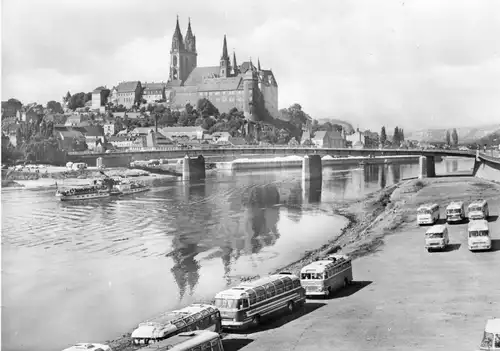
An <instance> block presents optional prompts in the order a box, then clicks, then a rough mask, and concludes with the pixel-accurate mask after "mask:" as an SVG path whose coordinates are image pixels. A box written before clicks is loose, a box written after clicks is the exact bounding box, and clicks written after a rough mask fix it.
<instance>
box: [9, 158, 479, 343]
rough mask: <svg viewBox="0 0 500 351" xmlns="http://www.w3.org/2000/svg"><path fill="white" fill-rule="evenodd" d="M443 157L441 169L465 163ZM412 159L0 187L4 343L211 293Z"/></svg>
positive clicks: (140, 315)
mask: <svg viewBox="0 0 500 351" xmlns="http://www.w3.org/2000/svg"><path fill="white" fill-rule="evenodd" d="M472 166H473V161H470V160H457V159H453V160H445V161H443V162H441V163H438V164H436V172H437V173H438V174H445V173H451V172H456V171H466V170H471V169H472ZM417 173H418V164H400V165H397V164H394V165H391V166H387V165H385V166H376V165H369V166H365V167H364V168H363V167H362V166H361V167H341V166H335V167H329V168H326V169H325V170H324V172H323V177H324V178H323V181H322V182H321V183H320V184H319V185H318V184H312V186H311V188H308V189H307V190H306V188H307V187H305V186H304V185H303V184H302V182H301V173H300V170H290V171H281V170H276V171H258V172H239V173H236V174H231V173H216V174H212V175H210V176H208V178H207V179H206V180H204V181H198V182H192V183H183V182H179V181H174V180H163V181H161V182H158V183H156V184H155V187H154V188H153V189H152V190H151V191H149V192H146V193H142V194H137V195H133V196H130V197H126V198H120V199H105V200H94V201H89V202H82V203H63V202H60V201H58V200H57V199H56V198H55V196H54V190H53V189H50V190H47V189H46V190H30V189H25V190H14V189H2V348H3V349H4V350H12V351H16V350H35V349H36V350H39V351H46V350H47V351H48V350H61V349H63V348H64V347H66V346H68V345H70V344H73V343H75V342H99V341H104V340H107V339H111V338H116V337H119V336H120V335H121V334H122V333H124V332H126V331H129V330H130V329H132V328H133V327H134V326H135V325H137V324H138V323H139V322H141V321H142V320H144V319H146V318H149V317H152V316H154V315H156V314H158V313H159V312H161V311H164V310H168V309H173V308H178V307H180V306H183V305H187V304H189V303H191V302H195V301H202V300H210V299H211V298H212V297H213V296H214V295H215V293H216V292H218V291H219V290H222V289H224V288H225V287H226V286H228V285H231V284H232V282H234V281H235V278H236V277H238V276H241V275H256V274H260V275H264V274H266V273H267V272H269V271H271V270H274V269H277V268H279V267H281V266H283V265H285V264H287V263H290V262H292V261H295V260H297V259H299V258H300V257H301V255H302V254H303V253H304V251H306V250H311V249H315V248H317V247H319V246H321V245H322V244H324V243H325V242H326V241H328V240H329V239H332V238H333V237H335V236H336V235H338V234H339V233H340V230H341V228H342V227H343V226H344V225H345V224H346V223H347V221H346V219H345V218H343V217H340V216H337V215H334V214H333V213H332V210H331V208H332V206H331V204H332V203H335V202H338V201H345V200H355V199H361V198H363V197H364V196H365V195H366V194H368V193H370V192H373V191H376V190H378V189H380V188H381V187H383V186H386V185H390V184H392V183H394V182H397V181H399V180H400V179H404V178H409V177H414V176H416V175H417Z"/></svg>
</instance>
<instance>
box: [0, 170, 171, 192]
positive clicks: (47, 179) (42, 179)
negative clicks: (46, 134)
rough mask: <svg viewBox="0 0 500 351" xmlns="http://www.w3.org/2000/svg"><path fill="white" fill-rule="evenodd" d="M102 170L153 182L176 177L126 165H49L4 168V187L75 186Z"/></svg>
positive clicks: (99, 175)
mask: <svg viewBox="0 0 500 351" xmlns="http://www.w3.org/2000/svg"><path fill="white" fill-rule="evenodd" d="M101 171H102V172H103V173H104V174H106V175H107V176H109V177H127V178H133V179H134V180H138V181H142V182H146V183H148V182H153V181H154V180H156V179H168V178H175V176H173V175H170V174H154V173H151V172H148V171H144V170H139V169H128V168H124V167H117V168H110V169H104V170H99V169H97V168H95V167H90V168H87V169H83V170H78V171H77V170H68V169H67V168H66V167H57V166H49V167H44V168H41V169H40V171H39V172H36V170H30V171H15V170H2V187H9V188H14V189H15V188H28V189H32V188H52V187H56V185H57V186H61V187H73V186H83V185H88V184H89V181H90V180H91V179H95V178H102V177H103V174H102V173H101Z"/></svg>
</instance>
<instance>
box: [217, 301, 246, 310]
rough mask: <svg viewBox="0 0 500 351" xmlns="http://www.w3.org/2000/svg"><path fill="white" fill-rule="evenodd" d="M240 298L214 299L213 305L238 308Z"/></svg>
mask: <svg viewBox="0 0 500 351" xmlns="http://www.w3.org/2000/svg"><path fill="white" fill-rule="evenodd" d="M240 306H241V300H238V299H215V307H217V308H231V309H239V308H240Z"/></svg>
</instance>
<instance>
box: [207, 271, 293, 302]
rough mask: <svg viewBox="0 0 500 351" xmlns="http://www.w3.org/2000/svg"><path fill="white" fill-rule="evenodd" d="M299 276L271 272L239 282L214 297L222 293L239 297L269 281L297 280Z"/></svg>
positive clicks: (228, 296) (235, 297) (230, 296)
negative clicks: (251, 279)
mask: <svg viewBox="0 0 500 351" xmlns="http://www.w3.org/2000/svg"><path fill="white" fill-rule="evenodd" d="M298 279H299V277H297V276H296V275H294V274H288V273H280V274H272V275H269V276H267V277H263V278H259V279H257V280H253V281H250V282H244V283H240V284H239V285H237V286H234V287H232V288H230V289H227V290H224V291H221V292H219V293H217V295H215V298H218V296H221V295H224V296H225V297H227V298H234V299H238V298H240V297H241V296H242V295H243V294H246V293H247V292H248V291H249V290H252V289H254V288H256V287H259V286H262V285H266V284H269V283H274V282H277V281H283V282H285V281H287V280H289V281H293V280H298Z"/></svg>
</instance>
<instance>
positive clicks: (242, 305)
mask: <svg viewBox="0 0 500 351" xmlns="http://www.w3.org/2000/svg"><path fill="white" fill-rule="evenodd" d="M241 308H248V300H247V299H243V300H242V302H241Z"/></svg>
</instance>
